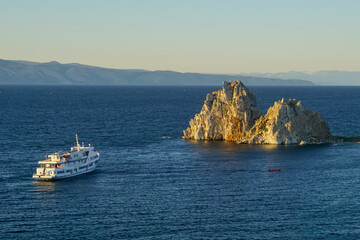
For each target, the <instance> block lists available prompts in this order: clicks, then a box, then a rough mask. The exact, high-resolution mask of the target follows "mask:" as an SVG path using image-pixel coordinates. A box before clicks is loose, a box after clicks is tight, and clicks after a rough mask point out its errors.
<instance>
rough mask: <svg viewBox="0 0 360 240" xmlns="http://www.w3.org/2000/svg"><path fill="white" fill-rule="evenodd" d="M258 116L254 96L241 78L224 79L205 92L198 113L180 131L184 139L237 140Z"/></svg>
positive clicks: (259, 114)
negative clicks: (214, 90)
mask: <svg viewBox="0 0 360 240" xmlns="http://www.w3.org/2000/svg"><path fill="white" fill-rule="evenodd" d="M260 116H261V113H260V111H259V110H258V109H257V103H256V97H255V94H253V93H252V92H251V91H250V90H249V89H248V88H247V87H246V86H245V85H244V84H243V83H242V82H241V81H239V80H238V81H235V82H224V83H223V87H222V89H221V90H218V91H216V92H213V93H209V94H208V95H207V96H206V100H205V102H204V105H203V107H202V109H201V111H200V113H199V114H196V115H195V118H194V119H192V120H191V121H190V127H188V128H187V129H186V130H184V136H183V138H185V139H194V140H225V141H238V140H240V139H242V138H243V137H245V135H246V133H247V132H248V131H249V130H250V129H251V127H252V126H253V125H254V123H255V121H256V120H257V119H258V118H259V117H260Z"/></svg>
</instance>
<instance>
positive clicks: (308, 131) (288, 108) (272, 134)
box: [240, 98, 331, 144]
mask: <svg viewBox="0 0 360 240" xmlns="http://www.w3.org/2000/svg"><path fill="white" fill-rule="evenodd" d="M330 141H331V134H330V128H329V126H328V124H327V123H326V122H325V121H324V120H323V119H322V117H321V116H320V115H319V114H318V113H316V112H313V111H311V110H309V109H307V108H305V107H304V106H303V104H302V103H301V102H300V101H296V100H295V99H289V100H288V99H284V98H283V99H282V100H280V101H277V102H275V104H274V105H273V106H272V107H271V108H269V110H268V112H267V114H266V115H265V116H262V117H260V118H259V119H258V120H257V121H256V123H255V125H254V126H253V127H252V128H251V129H250V131H249V132H248V133H247V135H246V137H245V138H244V139H242V140H241V141H240V142H241V143H250V144H314V143H327V142H330Z"/></svg>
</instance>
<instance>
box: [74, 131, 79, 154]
mask: <svg viewBox="0 0 360 240" xmlns="http://www.w3.org/2000/svg"><path fill="white" fill-rule="evenodd" d="M75 137H76V147H77V150H78V152H80V144H79V139H78V135H77V134H75Z"/></svg>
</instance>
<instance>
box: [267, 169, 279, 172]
mask: <svg viewBox="0 0 360 240" xmlns="http://www.w3.org/2000/svg"><path fill="white" fill-rule="evenodd" d="M269 172H281V169H280V168H275V169H271V168H270V169H269Z"/></svg>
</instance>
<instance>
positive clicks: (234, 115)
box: [183, 80, 335, 144]
mask: <svg viewBox="0 0 360 240" xmlns="http://www.w3.org/2000/svg"><path fill="white" fill-rule="evenodd" d="M183 138H185V139H194V140H224V141H237V142H238V143H248V144H316V143H328V142H331V141H332V140H334V139H335V138H334V137H333V136H331V134H330V128H329V126H328V124H327V123H326V122H325V121H324V120H323V119H322V117H321V116H320V115H319V114H318V113H316V112H313V111H311V110H309V109H307V108H305V107H304V106H303V104H302V103H301V102H300V101H296V100H295V99H290V100H288V99H282V100H280V101H277V102H275V104H274V106H272V107H271V108H269V110H268V112H267V114H266V115H265V116H261V113H260V111H259V110H258V109H257V103H256V97H255V95H254V94H253V93H252V92H251V91H249V89H247V88H246V87H245V86H244V84H243V83H242V82H241V81H239V80H238V81H236V82H224V83H223V88H222V89H221V90H218V91H216V92H213V93H211V94H208V95H207V97H206V100H205V103H204V105H203V107H202V109H201V111H200V113H199V114H196V115H195V118H194V119H192V120H191V121H190V127H188V128H187V129H186V130H184V136H183Z"/></svg>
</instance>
